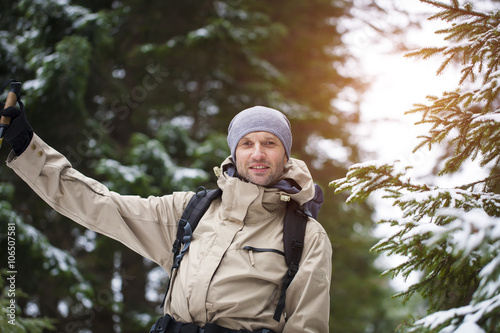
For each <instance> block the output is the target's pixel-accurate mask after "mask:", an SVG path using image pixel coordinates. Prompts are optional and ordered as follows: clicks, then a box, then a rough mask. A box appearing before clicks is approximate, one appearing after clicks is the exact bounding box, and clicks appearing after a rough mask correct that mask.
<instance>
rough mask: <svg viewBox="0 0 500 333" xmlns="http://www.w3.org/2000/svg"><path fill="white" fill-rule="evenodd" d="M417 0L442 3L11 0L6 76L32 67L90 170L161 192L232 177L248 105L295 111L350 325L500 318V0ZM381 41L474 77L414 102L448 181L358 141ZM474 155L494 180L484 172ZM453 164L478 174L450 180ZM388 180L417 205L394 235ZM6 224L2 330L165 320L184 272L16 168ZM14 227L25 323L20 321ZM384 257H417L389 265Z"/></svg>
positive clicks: (36, 91)
mask: <svg viewBox="0 0 500 333" xmlns="http://www.w3.org/2000/svg"><path fill="white" fill-rule="evenodd" d="M405 2H421V3H423V4H425V5H427V6H428V7H429V11H428V14H427V15H426V16H418V15H417V16H416V15H414V14H412V13H406V9H405V8H404V7H401V6H400V5H401V2H399V1H391V0H387V1H376V0H359V1H344V0H337V1H322V0H309V1H300V0H288V1H280V0H277V1H272V2H257V1H250V0H227V1H199V0H198V1H192V0H184V1H149V2H141V1H137V0H123V1H111V0H104V1H95V0H78V1H71V2H69V1H64V0H63V1H57V0H54V1H52V0H46V1H39V0H21V1H17V2H2V3H1V4H0V17H1V20H0V40H1V42H0V81H6V80H7V79H10V78H14V79H17V80H19V81H22V82H23V101H24V102H25V104H26V112H27V116H28V119H29V121H30V123H31V125H32V126H33V128H34V130H35V132H36V133H37V134H39V135H40V136H41V137H42V138H43V139H44V140H45V141H46V142H47V143H49V144H50V145H51V146H53V147H54V148H56V149H58V150H59V151H60V152H62V153H64V154H65V155H66V156H67V157H68V158H69V160H70V161H71V162H72V164H73V165H74V166H75V167H76V168H77V169H79V170H80V171H82V172H83V173H85V174H87V175H88V176H91V177H94V178H96V179H98V180H100V181H102V182H104V183H105V184H106V185H107V186H109V187H110V189H112V190H114V191H117V192H120V193H122V194H138V195H141V196H148V195H162V194H167V193H171V192H172V191H174V190H193V189H195V188H196V187H197V186H198V185H200V184H202V185H205V186H207V187H213V186H215V183H214V181H215V178H214V177H213V176H212V173H211V170H212V168H213V167H214V166H216V165H219V164H220V162H221V161H222V160H223V159H224V158H225V157H226V156H227V155H228V154H229V150H228V148H227V146H226V130H227V125H228V123H229V120H230V119H231V118H232V117H233V116H234V115H235V114H236V113H237V112H238V111H240V110H242V109H244V108H246V107H248V106H253V105H258V104H260V105H268V106H271V107H274V108H277V109H280V110H282V111H283V112H285V113H286V114H287V115H288V117H289V119H290V120H291V122H292V128H293V136H294V147H293V152H294V154H293V155H294V156H295V157H297V158H300V159H303V160H305V161H306V163H307V164H308V165H309V167H310V169H311V172H312V174H313V177H314V179H315V181H316V182H317V183H318V184H319V185H320V186H322V188H323V189H324V191H325V200H326V203H325V205H324V206H323V208H322V211H321V213H320V218H319V220H320V222H321V223H322V224H323V225H324V226H325V228H326V229H327V231H328V233H329V235H330V238H331V241H332V244H333V247H334V255H333V276H332V284H331V318H330V331H331V332H346V333H351V332H352V333H358V332H366V333H370V332H384V333H385V332H393V331H395V330H398V332H404V331H414V332H462V333H463V332H467V333H476V332H478V333H481V332H498V331H499V325H500V294H499V290H500V259H499V258H500V257H499V252H500V226H499V224H500V220H499V219H500V194H499V190H500V188H499V184H498V182H499V178H500V177H499V175H498V171H499V170H498V163H499V158H500V155H499V151H498V150H499V147H500V145H499V141H500V126H499V121H500V120H499V112H498V107H499V102H500V100H499V89H500V85H499V78H500V71H499V68H498V66H499V64H500V59H499V57H500V28H499V22H500V11H499V10H500V8H498V7H500V6H499V2H498V1H496V0H484V1H475V2H474V4H473V6H472V5H471V4H470V3H466V2H465V1H457V0H453V1H448V0H443V1H429V0H422V1H418V0H405ZM398 4H399V5H398ZM431 15H434V19H435V20H440V21H442V22H444V23H445V25H446V26H447V29H448V30H447V29H443V30H441V33H440V34H441V35H443V37H446V41H443V44H440V45H425V46H426V48H423V49H417V50H415V48H414V45H410V44H408V42H407V40H406V38H405V36H406V35H405V33H407V32H408V31H409V30H410V29H419V28H420V26H421V23H422V22H423V21H424V20H425V19H427V18H429V17H430V16H431ZM395 18H398V19H395ZM360 31H361V35H360ZM366 31H370V34H366ZM360 36H361V37H362V38H360ZM367 39H369V42H370V43H378V42H380V43H382V42H384V43H387V42H390V43H391V45H392V47H393V48H394V51H398V52H400V51H404V52H410V53H409V56H410V57H416V58H418V59H421V61H426V59H428V58H438V59H440V61H441V62H442V63H443V68H442V69H443V70H444V71H456V72H459V73H460V75H461V77H460V81H459V82H456V90H455V88H454V89H453V90H450V91H435V92H429V93H430V94H433V96H431V97H429V99H428V100H415V101H412V102H413V103H416V105H415V106H414V108H413V109H412V110H400V113H401V114H402V113H404V112H405V111H410V112H411V113H415V114H417V115H418V116H419V117H420V119H421V122H422V123H423V124H424V125H422V127H423V129H422V133H423V134H422V135H423V137H422V141H421V142H422V147H420V148H419V149H420V150H426V151H427V149H428V148H429V149H431V151H433V152H435V151H437V153H436V156H437V158H436V161H435V167H434V168H433V170H431V171H430V174H429V175H430V176H431V177H427V178H423V179H426V180H427V181H428V182H422V181H421V179H420V180H419V179H415V178H412V177H411V169H409V168H408V165H404V164H403V163H399V162H386V161H368V158H367V157H368V154H367V153H366V151H365V150H364V147H363V145H362V144H360V140H359V138H357V137H356V131H357V130H358V129H359V128H361V127H362V124H361V118H362V115H361V107H360V106H361V104H362V101H363V96H364V94H365V93H366V91H367V89H368V87H369V85H370V83H371V81H372V80H371V78H370V77H368V76H367V75H364V74H363V72H362V71H360V70H359V68H360V66H359V63H360V61H361V59H360V57H362V56H367V54H364V53H363V52H360V48H359V46H360V45H359V43H360V42H363V43H365V42H366V40H367ZM368 56H369V55H368ZM401 75H404V73H401ZM395 97H396V96H395ZM373 112H376V110H373ZM426 126H427V127H426ZM365 128H366V127H365ZM397 140H398V137H394V141H395V142H396V141H397ZM417 148H418V147H417ZM7 153H8V147H7V145H5V146H4V147H3V149H2V150H1V151H0V159H1V160H5V159H6V156H7ZM433 156H434V155H433ZM471 159H473V160H474V161H473V162H474V163H476V164H477V165H478V167H479V169H480V170H482V171H483V172H482V173H480V174H481V175H484V177H482V178H481V179H477V177H476V176H477V175H478V174H476V173H475V174H473V175H471V174H470V172H467V171H468V169H467V168H465V167H464V165H465V164H464V163H467V161H470V160H471ZM447 174H459V175H461V178H460V179H465V181H463V182H462V183H460V184H458V185H455V186H453V187H449V188H446V187H437V184H438V183H439V182H438V181H437V180H435V178H436V177H438V176H439V175H443V176H445V175H447ZM372 192H376V193H380V192H382V193H384V195H385V196H386V198H385V199H383V200H386V201H388V202H390V204H393V203H394V207H395V208H396V210H398V209H399V212H397V211H396V212H395V213H394V216H392V217H391V218H388V219H387V220H388V221H386V223H385V224H389V225H391V226H392V227H391V228H390V230H391V231H390V232H389V233H388V235H387V237H382V238H381V239H379V238H378V237H376V236H375V234H374V230H375V228H376V225H377V224H376V222H378V221H377V220H375V219H374V216H375V215H376V213H377V209H379V207H380V206H378V203H379V200H371V198H373V196H374V194H372ZM367 198H368V199H367ZM0 222H1V223H0V248H1V249H2V250H1V251H0V253H1V257H0V260H1V261H0V268H1V269H2V275H3V277H2V279H1V280H0V284H3V288H2V294H1V296H0V305H1V308H2V311H3V312H1V313H2V316H1V317H0V330H1V331H2V332H45V331H46V332H50V331H55V332H144V331H148V329H149V327H150V325H151V324H152V322H153V321H154V320H155V318H156V317H157V316H158V314H159V310H160V309H159V308H158V305H159V303H160V302H161V297H162V292H163V290H164V288H165V284H166V274H165V273H164V272H162V271H161V270H159V269H158V268H157V267H155V265H153V264H152V263H150V262H147V261H145V260H144V259H142V258H141V257H140V256H138V255H137V254H135V253H133V252H131V251H130V250H128V249H127V248H126V247H124V246H123V245H121V244H118V243H117V242H114V241H112V240H110V239H107V238H104V237H101V236H99V235H97V234H95V233H93V232H90V231H87V230H85V229H82V228H81V227H79V226H78V225H77V224H75V223H73V222H71V221H69V220H67V219H65V218H64V217H62V216H60V215H58V214H56V213H55V212H54V211H53V210H51V209H50V208H49V207H48V206H47V205H46V204H44V203H43V202H41V200H40V199H39V198H37V197H36V196H35V195H34V193H33V192H32V191H31V190H30V189H29V188H28V187H27V186H26V185H25V184H23V183H22V182H21V181H20V180H19V179H18V178H17V177H16V176H15V174H14V173H13V172H12V171H11V170H9V169H8V168H7V167H6V166H5V165H4V164H2V165H0ZM8 223H15V225H16V263H17V275H16V301H17V305H18V306H19V308H18V309H17V312H16V313H17V318H16V323H17V325H16V326H12V325H10V324H8V323H7V320H8V317H7V316H6V314H7V313H6V307H7V305H8V302H9V298H8V296H7V294H6V291H7V289H6V288H5V286H6V285H7V283H8V281H7V280H6V276H7V274H6V272H7V261H8V259H7V251H5V250H4V249H7V237H6V234H7V224H8ZM381 254H385V255H389V254H398V255H402V256H403V257H404V258H407V260H405V261H404V262H403V263H401V264H398V265H395V266H393V267H389V271H387V272H386V274H384V275H381V274H382V273H383V271H384V270H385V268H384V267H380V265H379V264H378V258H379V255H381ZM414 272H419V274H418V277H419V278H418V280H417V281H415V282H414V283H411V284H408V286H407V287H406V289H405V290H403V291H400V290H394V289H393V288H392V285H391V283H390V282H391V279H392V278H393V277H394V276H393V274H391V273H394V274H396V275H400V276H401V275H402V276H408V275H409V274H411V273H414ZM395 293H399V294H400V297H396V298H392V297H391V296H392V295H393V294H395ZM4 312H5V313H4Z"/></svg>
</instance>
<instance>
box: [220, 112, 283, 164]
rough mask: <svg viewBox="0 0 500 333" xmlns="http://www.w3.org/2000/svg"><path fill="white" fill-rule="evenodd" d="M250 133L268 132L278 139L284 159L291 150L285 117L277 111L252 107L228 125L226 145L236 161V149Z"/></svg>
mask: <svg viewBox="0 0 500 333" xmlns="http://www.w3.org/2000/svg"><path fill="white" fill-rule="evenodd" d="M251 132H269V133H271V134H274V135H276V136H277V137H278V139H280V141H281V143H283V146H284V147H285V152H286V157H287V158H290V151H291V150H292V131H291V126H290V122H289V121H288V119H287V118H286V116H285V115H284V114H283V113H281V112H280V111H278V110H275V109H271V108H267V107H264V106H254V107H251V108H249V109H246V110H243V111H241V112H240V113H238V114H237V115H236V116H235V117H234V118H233V120H231V123H230V124H229V129H228V134H227V144H228V145H229V148H230V149H231V156H232V157H233V161H236V147H237V145H238V142H239V141H240V140H241V138H242V137H244V136H245V135H247V134H248V133H251Z"/></svg>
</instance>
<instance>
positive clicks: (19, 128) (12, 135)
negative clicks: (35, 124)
mask: <svg viewBox="0 0 500 333" xmlns="http://www.w3.org/2000/svg"><path fill="white" fill-rule="evenodd" d="M2 104H3V103H0V107H1V108H2V109H1V110H0V116H5V117H10V125H9V126H8V127H7V128H6V130H4V132H3V133H4V136H3V139H4V140H5V141H7V142H8V143H10V144H11V145H12V150H14V152H15V153H16V155H18V156H19V155H21V154H22V153H23V152H24V151H25V150H26V148H28V145H29V144H30V142H31V138H33V129H32V128H31V126H30V124H29V123H28V120H27V119H26V113H24V105H22V104H21V108H20V109H19V108H16V107H14V106H11V107H8V108H6V109H4V108H3V105H2Z"/></svg>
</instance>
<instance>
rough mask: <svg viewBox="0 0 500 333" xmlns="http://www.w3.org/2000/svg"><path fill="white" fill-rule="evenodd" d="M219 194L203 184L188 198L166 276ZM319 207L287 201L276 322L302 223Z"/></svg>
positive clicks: (296, 258)
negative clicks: (283, 266) (283, 269)
mask: <svg viewBox="0 0 500 333" xmlns="http://www.w3.org/2000/svg"><path fill="white" fill-rule="evenodd" d="M315 187H316V193H319V196H320V197H321V202H322V198H323V194H322V190H321V188H320V187H319V186H318V185H315ZM221 195H222V190H221V189H219V188H217V189H212V190H206V189H205V188H204V187H199V188H198V189H197V191H196V194H195V195H193V197H192V198H191V200H190V201H189V203H188V205H187V206H186V209H185V210H184V212H183V214H182V216H181V218H180V220H179V223H178V226H177V237H176V240H175V241H174V244H173V246H172V252H173V254H174V263H173V265H172V269H171V272H170V277H171V276H172V273H173V271H174V269H176V268H178V267H179V265H180V263H181V261H182V258H183V257H184V254H186V252H187V250H188V249H189V246H190V244H191V238H192V235H193V232H194V230H195V229H196V226H197V225H198V222H199V221H200V219H201V218H202V216H203V215H204V214H205V212H206V211H207V209H208V207H209V206H210V204H211V203H212V201H213V200H215V199H216V198H218V197H220V196H221ZM320 206H321V204H320V205H319V206H317V209H314V210H312V212H313V213H311V211H310V210H309V209H308V208H307V207H300V205H299V204H298V203H296V202H295V201H294V200H289V201H288V202H287V210H286V213H285V219H284V224H283V244H284V250H285V261H286V263H287V265H288V271H287V273H286V274H285V276H284V277H283V280H282V288H281V294H280V298H279V300H278V305H277V306H276V311H275V312H274V316H273V319H274V320H276V321H279V320H280V318H281V314H282V313H283V309H284V308H285V299H286V289H287V288H288V286H289V285H290V283H291V282H292V280H293V278H294V277H295V274H297V271H298V270H299V262H300V258H301V257H302V249H303V248H304V235H305V229H306V222H307V220H308V217H309V216H310V217H313V218H315V219H316V218H317V213H318V211H319V207H320ZM181 245H182V248H181ZM169 287H170V279H169V281H168V283H167V291H166V293H165V296H164V298H163V302H162V303H161V307H163V305H164V304H165V300H166V297H167V293H168V289H169Z"/></svg>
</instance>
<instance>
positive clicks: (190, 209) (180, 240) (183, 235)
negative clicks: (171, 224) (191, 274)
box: [160, 186, 222, 307]
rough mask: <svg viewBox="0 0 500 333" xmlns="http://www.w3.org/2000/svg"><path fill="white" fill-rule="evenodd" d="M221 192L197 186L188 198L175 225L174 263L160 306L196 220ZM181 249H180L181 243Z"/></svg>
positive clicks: (186, 247) (189, 241) (189, 243)
mask: <svg viewBox="0 0 500 333" xmlns="http://www.w3.org/2000/svg"><path fill="white" fill-rule="evenodd" d="M221 194H222V190H221V189H219V188H217V189H212V190H206V189H205V188H204V187H202V186H201V187H198V189H197V190H196V193H195V195H193V196H192V197H191V199H190V200H189V202H188V204H187V206H186V209H185V210H184V212H183V213H182V216H181V218H180V219H179V223H178V225H177V237H176V239H175V241H174V244H173V246H172V252H173V254H174V263H173V265H172V269H171V270H170V278H169V280H168V283H167V290H166V292H165V296H164V297H163V301H162V302H161V305H160V307H163V306H164V305H165V299H166V298H167V293H168V289H169V288H170V281H171V278H172V273H173V271H174V269H176V268H178V267H179V265H180V264H181V261H182V258H183V257H184V255H185V254H186V252H187V250H188V249H189V246H190V245H191V238H192V236H193V232H194V230H195V229H196V227H197V226H198V222H200V220H201V218H202V217H203V215H204V214H205V212H206V211H207V209H208V207H210V204H211V203H212V201H213V200H214V199H215V198H218V197H220V196H221ZM182 244H183V246H182V249H181V245H182Z"/></svg>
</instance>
